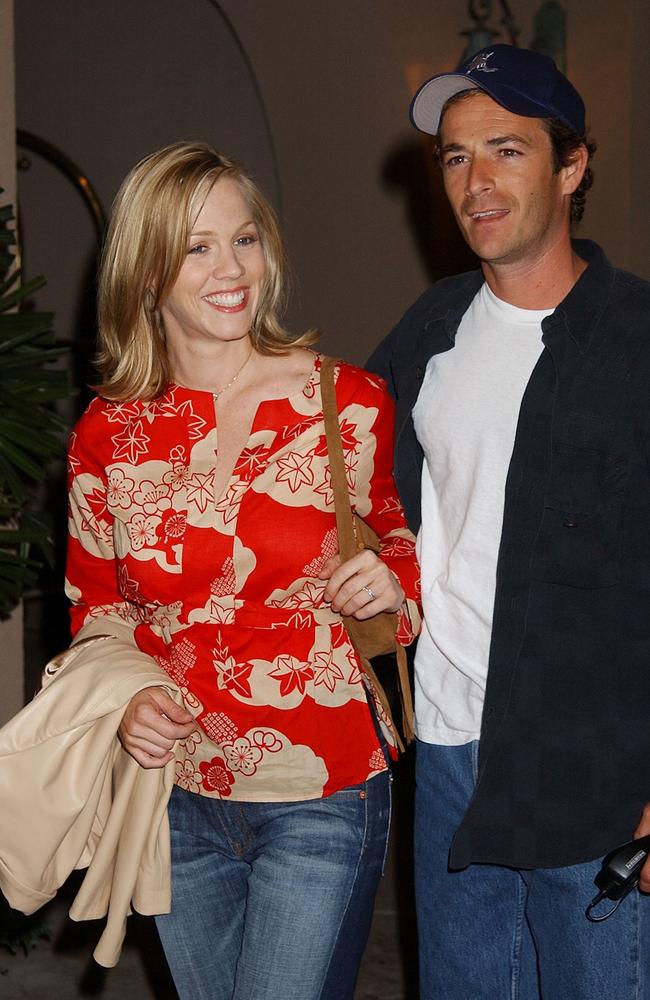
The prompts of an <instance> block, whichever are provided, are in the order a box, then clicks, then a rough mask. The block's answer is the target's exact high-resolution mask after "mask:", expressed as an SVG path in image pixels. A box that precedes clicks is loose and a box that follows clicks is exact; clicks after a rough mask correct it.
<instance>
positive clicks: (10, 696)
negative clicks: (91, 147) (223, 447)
mask: <svg viewBox="0 0 650 1000" xmlns="http://www.w3.org/2000/svg"><path fill="white" fill-rule="evenodd" d="M15 132H16V117H15V101H14V32H13V0H0V135H1V136H2V142H0V187H3V188H4V192H3V194H2V195H1V196H0V197H1V199H2V204H5V203H7V202H13V203H15V194H16V145H15ZM0 650H1V652H0V723H2V722H4V721H6V719H8V718H10V716H12V715H14V714H15V712H17V711H18V709H19V708H20V707H21V705H22V703H23V630H22V608H18V609H17V610H16V612H15V613H14V615H13V616H12V617H11V618H10V619H9V621H5V622H0Z"/></svg>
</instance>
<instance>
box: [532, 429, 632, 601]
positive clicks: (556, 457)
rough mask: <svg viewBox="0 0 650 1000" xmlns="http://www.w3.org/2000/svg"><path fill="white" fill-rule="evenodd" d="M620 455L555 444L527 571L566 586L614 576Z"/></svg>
mask: <svg viewBox="0 0 650 1000" xmlns="http://www.w3.org/2000/svg"><path fill="white" fill-rule="evenodd" d="M627 479H628V462H627V459H626V458H625V457H624V456H617V455H611V454H607V453H604V452H601V451H597V450H595V449H594V450H592V449H583V448H576V447H574V446H572V445H569V444H561V443H559V444H557V445H556V447H555V449H554V452H553V457H552V465H551V476H550V480H549V484H548V488H547V491H546V496H545V499H544V512H543V515H542V521H541V526H540V531H539V534H538V536H537V541H536V544H535V548H534V551H533V561H532V576H533V578H534V579H536V580H542V581H544V582H547V583H557V584H563V585H564V586H567V587H581V588H597V587H612V586H614V585H615V584H617V583H618V582H619V580H620V552H621V520H622V511H623V499H624V496H625V488H626V484H627Z"/></svg>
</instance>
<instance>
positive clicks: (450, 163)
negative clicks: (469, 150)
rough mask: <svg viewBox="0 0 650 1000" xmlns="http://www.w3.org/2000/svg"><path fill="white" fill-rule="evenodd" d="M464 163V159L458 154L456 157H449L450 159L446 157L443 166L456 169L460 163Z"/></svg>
mask: <svg viewBox="0 0 650 1000" xmlns="http://www.w3.org/2000/svg"><path fill="white" fill-rule="evenodd" d="M464 162H465V157H464V156H461V155H460V154H459V155H458V156H450V157H448V158H447V159H446V160H445V166H446V167H457V166H458V165H459V164H460V163H464Z"/></svg>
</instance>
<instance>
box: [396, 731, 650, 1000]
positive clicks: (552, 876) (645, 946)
mask: <svg viewBox="0 0 650 1000" xmlns="http://www.w3.org/2000/svg"><path fill="white" fill-rule="evenodd" d="M477 764H478V743H477V742H474V743H468V744H465V745H464V746H455V747H447V746H434V745H431V744H429V743H423V742H421V741H418V743H417V758H416V785H417V791H416V806H415V877H416V901H417V911H418V936H419V946H420V978H421V1000H540V997H541V998H542V1000H650V899H648V898H646V897H643V896H641V895H640V893H639V892H638V891H636V890H634V891H633V892H632V893H631V894H630V895H629V896H628V897H627V898H626V899H624V900H623V902H622V903H621V906H620V907H619V909H618V910H617V911H616V913H615V914H614V915H613V916H612V917H610V918H609V919H608V920H605V921H603V922H602V923H598V924H593V923H590V922H589V921H588V920H587V919H586V917H585V908H586V906H587V904H588V903H589V901H590V900H591V899H592V898H593V896H594V895H595V894H596V892H597V890H596V887H595V885H594V876H595V875H596V872H597V871H598V870H599V869H600V862H599V861H592V862H588V863H586V864H580V865H574V866H572V867H568V868H552V869H548V868H547V869H543V868H538V869H535V870H532V871H526V870H519V869H512V868H505V867H500V866H498V865H470V867H469V868H466V869H464V870H462V871H454V872H450V871H449V869H448V867H447V860H448V859H447V855H448V851H449V846H450V843H451V840H452V838H453V835H454V832H455V830H456V828H457V827H458V824H459V823H460V821H461V818H462V816H463V813H464V811H465V809H466V808H467V805H468V803H469V800H470V798H471V795H472V792H473V789H474V784H475V781H476V774H477ZM648 792H649V797H650V787H649V789H648ZM632 832H633V831H630V839H631V838H632ZM615 846H616V845H615V844H612V847H615ZM609 905H613V904H609ZM600 912H602V910H601V908H600V907H599V910H598V913H600Z"/></svg>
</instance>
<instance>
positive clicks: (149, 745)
mask: <svg viewBox="0 0 650 1000" xmlns="http://www.w3.org/2000/svg"><path fill="white" fill-rule="evenodd" d="M197 728H198V727H197V723H196V721H195V719H194V717H193V716H192V715H191V714H190V713H189V712H188V711H187V709H186V708H184V707H183V706H182V705H177V704H176V702H175V701H174V699H173V698H170V696H169V695H168V694H167V692H166V691H163V689H162V688H157V687H150V688H144V690H142V691H138V693H137V694H135V695H133V697H132V698H131V701H130V702H129V704H128V705H127V706H126V711H125V713H124V715H123V716H122V721H121V723H120V727H119V729H118V731H117V734H118V736H119V738H120V740H121V742H122V746H123V747H124V749H125V750H126V752H127V753H130V754H131V756H132V757H133V759H134V760H137V762H138V764H139V765H140V766H141V767H164V766H165V764H167V763H168V761H170V760H171V759H172V757H173V756H174V752H173V748H174V743H175V742H176V740H182V739H185V737H186V736H189V735H190V733H191V732H193V731H194V730H195V729H197Z"/></svg>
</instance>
